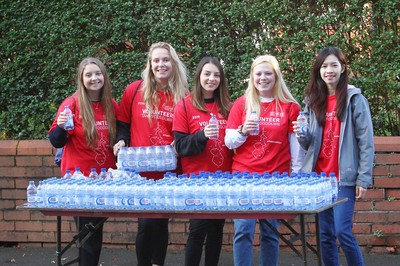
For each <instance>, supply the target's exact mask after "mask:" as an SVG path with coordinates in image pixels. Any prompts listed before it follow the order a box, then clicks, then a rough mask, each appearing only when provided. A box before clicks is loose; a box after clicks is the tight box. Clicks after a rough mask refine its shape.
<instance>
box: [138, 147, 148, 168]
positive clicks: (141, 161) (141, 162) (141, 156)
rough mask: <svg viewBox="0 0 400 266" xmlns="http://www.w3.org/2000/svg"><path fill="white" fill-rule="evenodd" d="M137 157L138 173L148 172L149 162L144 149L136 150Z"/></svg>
mask: <svg viewBox="0 0 400 266" xmlns="http://www.w3.org/2000/svg"><path fill="white" fill-rule="evenodd" d="M136 156H137V159H138V168H137V171H139V172H145V171H148V160H147V158H146V152H145V148H144V147H137V148H136Z"/></svg>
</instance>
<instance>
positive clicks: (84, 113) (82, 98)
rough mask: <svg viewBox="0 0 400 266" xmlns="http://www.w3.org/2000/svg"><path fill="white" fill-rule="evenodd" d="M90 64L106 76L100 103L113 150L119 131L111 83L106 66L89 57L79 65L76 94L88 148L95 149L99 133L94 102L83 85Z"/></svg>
mask: <svg viewBox="0 0 400 266" xmlns="http://www.w3.org/2000/svg"><path fill="white" fill-rule="evenodd" d="M90 64H94V65H97V66H98V67H99V68H100V71H101V73H102V74H103V76H104V85H103V87H102V88H101V91H100V102H101V105H102V106H103V110H104V115H105V118H106V120H107V124H108V139H109V142H110V148H111V147H112V145H113V143H114V140H115V136H116V131H117V130H116V128H117V126H116V119H115V111H114V104H113V101H112V94H111V83H110V78H109V77H108V74H107V70H106V68H105V66H104V64H103V63H102V62H101V61H100V60H98V59H97V58H93V57H87V58H85V59H83V60H82V61H81V63H80V64H79V67H78V73H77V83H78V88H77V91H76V94H77V95H78V104H79V110H80V115H81V117H82V126H83V130H84V133H85V138H86V142H87V144H88V146H90V147H92V148H93V149H94V148H95V144H96V141H97V137H98V136H97V134H98V133H97V129H96V123H95V119H94V112H93V107H92V102H91V101H90V98H89V95H88V93H87V89H86V87H85V85H84V84H83V71H84V70H85V67H86V66H87V65H90Z"/></svg>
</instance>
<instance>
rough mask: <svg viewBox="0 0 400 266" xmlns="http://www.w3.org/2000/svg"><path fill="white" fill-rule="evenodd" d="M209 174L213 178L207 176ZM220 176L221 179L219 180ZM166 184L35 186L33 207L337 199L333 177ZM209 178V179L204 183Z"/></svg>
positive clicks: (285, 206) (290, 203)
mask: <svg viewBox="0 0 400 266" xmlns="http://www.w3.org/2000/svg"><path fill="white" fill-rule="evenodd" d="M207 174H208V177H206V175H207ZM217 176H218V177H217ZM184 177H185V176H179V177H177V176H176V175H174V174H166V176H165V177H164V178H163V179H161V180H157V181H154V180H151V179H150V180H147V179H146V178H144V177H141V176H140V175H138V174H136V175H135V176H133V177H131V178H128V179H118V180H114V179H109V180H102V179H64V178H55V177H54V178H49V179H46V180H44V181H40V182H39V186H38V187H37V188H36V187H35V184H34V183H33V181H31V182H30V184H29V186H28V188H27V199H28V203H30V204H32V205H33V206H37V207H49V208H78V209H79V208H82V209H85V208H87V209H121V210H123V209H136V210H313V209H318V208H320V207H323V206H325V205H328V204H330V203H332V201H334V200H336V198H337V182H336V177H335V176H334V174H332V175H330V177H329V178H328V177H326V175H321V176H312V175H311V176H300V175H299V176H296V177H293V176H285V175H280V176H279V177H276V176H274V175H272V176H270V177H269V178H264V175H260V176H256V177H254V176H253V175H236V176H235V175H234V174H229V173H222V174H221V173H220V174H216V173H211V174H210V173H203V176H202V175H191V178H184ZM203 177H205V178H203Z"/></svg>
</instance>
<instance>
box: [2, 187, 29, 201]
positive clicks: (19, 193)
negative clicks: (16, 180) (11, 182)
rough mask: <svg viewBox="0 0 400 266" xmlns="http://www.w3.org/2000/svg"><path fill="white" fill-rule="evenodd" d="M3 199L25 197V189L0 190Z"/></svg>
mask: <svg viewBox="0 0 400 266" xmlns="http://www.w3.org/2000/svg"><path fill="white" fill-rule="evenodd" d="M1 197H2V198H3V199H26V190H21V189H3V190H2V191H1Z"/></svg>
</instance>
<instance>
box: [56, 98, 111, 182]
mask: <svg viewBox="0 0 400 266" xmlns="http://www.w3.org/2000/svg"><path fill="white" fill-rule="evenodd" d="M73 97H75V96H73ZM113 104H114V110H115V113H116V114H118V104H117V102H116V101H114V100H113ZM65 105H69V107H70V109H71V110H72V112H73V113H74V126H75V128H74V129H73V130H71V131H68V141H67V143H66V144H65V146H64V152H63V157H62V160H61V172H62V174H63V175H64V174H65V171H66V170H68V169H69V170H71V172H72V173H73V172H74V170H75V167H80V168H81V171H82V173H83V174H84V175H85V176H88V175H89V173H90V169H91V168H96V171H97V172H98V173H99V172H100V168H106V169H108V168H114V169H115V168H116V162H115V156H114V153H113V149H112V144H110V142H109V139H108V124H107V120H106V119H105V117H104V112H103V106H102V105H101V103H100V102H93V103H92V106H93V112H94V118H95V122H96V129H97V132H98V136H97V143H96V148H95V149H94V150H93V149H92V148H90V147H89V146H88V145H87V143H86V138H85V133H84V131H83V125H82V118H81V117H80V109H79V104H78V99H77V98H75V100H74V99H73V98H72V97H69V98H67V99H65V100H64V102H63V103H62V104H61V105H60V107H59V109H58V112H57V116H56V118H55V120H54V121H53V124H52V125H51V128H50V131H52V130H54V128H56V127H57V117H58V116H59V114H60V112H62V111H64V106H65Z"/></svg>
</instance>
